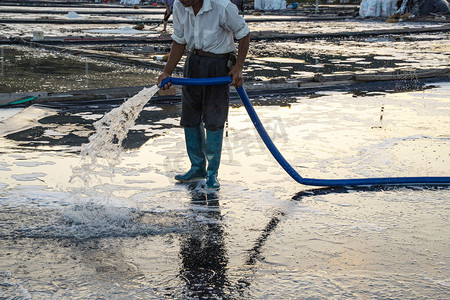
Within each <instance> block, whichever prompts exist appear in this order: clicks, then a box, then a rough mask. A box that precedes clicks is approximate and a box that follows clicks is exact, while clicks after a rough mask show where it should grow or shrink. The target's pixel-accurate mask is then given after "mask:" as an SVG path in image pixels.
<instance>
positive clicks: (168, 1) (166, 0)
mask: <svg viewBox="0 0 450 300" xmlns="http://www.w3.org/2000/svg"><path fill="white" fill-rule="evenodd" d="M174 1H175V0H163V1H162V2H163V4H164V6H165V8H166V11H165V12H164V19H163V26H164V27H163V30H162V33H166V32H167V21H169V18H170V15H171V14H172V11H173V2H174Z"/></svg>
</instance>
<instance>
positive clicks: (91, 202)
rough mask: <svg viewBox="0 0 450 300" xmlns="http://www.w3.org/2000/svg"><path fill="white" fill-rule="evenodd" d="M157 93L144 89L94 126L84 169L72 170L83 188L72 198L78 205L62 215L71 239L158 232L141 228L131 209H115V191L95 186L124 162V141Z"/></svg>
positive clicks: (146, 226) (85, 149)
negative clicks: (112, 234)
mask: <svg viewBox="0 0 450 300" xmlns="http://www.w3.org/2000/svg"><path fill="white" fill-rule="evenodd" d="M158 89H159V88H158V87H157V86H156V85H154V86H153V87H151V88H144V89H143V90H142V91H140V92H139V93H138V94H136V95H135V96H133V97H132V98H130V99H128V100H127V101H125V102H124V103H123V104H122V105H121V106H119V107H117V108H114V109H112V110H111V111H110V112H108V113H107V114H105V116H103V118H101V119H100V120H98V121H96V122H95V123H94V127H95V130H96V131H95V133H94V134H92V135H91V136H90V137H89V143H88V144H84V145H82V147H81V153H80V156H81V165H80V166H76V167H73V168H72V172H73V173H72V176H71V178H70V181H73V180H74V179H79V180H81V182H82V188H80V189H78V190H74V193H72V195H71V198H72V199H73V200H74V202H75V203H76V204H75V205H72V206H69V207H67V208H65V209H64V210H63V212H62V218H63V221H64V222H65V223H66V224H69V227H70V228H72V231H71V234H70V236H72V237H78V238H79V237H83V238H86V237H91V236H92V237H103V236H109V235H110V234H111V233H112V232H114V233H115V234H117V232H118V230H120V232H122V233H121V234H120V235H124V236H126V235H128V234H130V233H132V232H134V234H139V233H141V234H142V233H146V234H148V232H152V231H154V230H155V229H154V228H153V226H152V225H151V224H141V222H140V221H139V220H140V219H141V217H142V215H141V213H140V211H139V209H135V208H131V207H127V206H128V205H126V206H125V207H115V206H112V205H111V203H110V200H112V199H116V198H117V197H116V196H114V195H113V192H114V189H109V188H107V185H105V184H103V183H101V181H100V184H101V186H102V187H103V188H100V189H98V188H96V187H95V185H94V184H93V182H94V179H98V177H105V176H106V177H109V178H112V177H113V175H114V167H115V166H116V165H118V164H119V163H120V162H121V156H122V150H123V148H122V142H123V140H124V139H125V138H126V137H127V134H128V131H129V130H130V128H131V127H132V126H134V124H135V121H136V119H137V117H138V116H139V113H140V112H141V111H142V109H143V108H144V106H145V104H146V103H147V102H148V101H149V100H150V98H151V97H152V96H153V95H154V94H155V93H156V92H157V91H158ZM95 184H97V182H96V181H95ZM92 186H93V187H92ZM105 192H106V195H105ZM116 200H117V199H116ZM122 200H125V201H119V202H122V204H121V205H120V206H122V205H123V202H128V200H129V199H122ZM138 232H139V233H138Z"/></svg>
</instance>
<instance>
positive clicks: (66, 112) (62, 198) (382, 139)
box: [0, 82, 450, 299]
mask: <svg viewBox="0 0 450 300" xmlns="http://www.w3.org/2000/svg"><path fill="white" fill-rule="evenodd" d="M449 91H450V85H449V84H448V83H445V82H443V83H438V84H436V85H435V86H434V87H430V88H429V89H426V90H424V91H417V92H407V93H395V94H379V95H374V96H371V97H357V98H355V97H353V95H352V94H350V93H348V94H347V93H342V92H328V93H326V94H325V95H323V96H322V97H318V98H317V97H313V98H311V97H301V96H298V97H289V98H288V99H284V100H286V101H287V102H289V105H287V106H286V105H285V104H284V105H283V106H276V105H275V106H274V105H272V106H257V107H256V109H257V112H258V113H259V114H260V117H261V119H262V122H263V123H264V125H265V126H266V128H267V130H268V132H269V134H270V136H271V137H272V138H273V139H274V141H275V143H276V144H277V146H278V147H279V149H280V151H281V152H282V153H283V154H284V156H285V157H286V159H288V161H289V162H290V163H291V164H292V165H293V166H294V168H295V169H296V170H298V171H299V172H300V174H302V175H304V176H307V177H312V178H360V177H384V176H448V170H450V160H449V153H450V143H449V141H450V140H449V138H450V136H449V135H448V129H449V128H450V127H449V118H448V117H449V110H448V107H449V105H448V104H449V103H448V97H447V95H448V94H449ZM262 102H263V101H262ZM111 108H112V106H110V107H109V106H105V105H100V106H99V105H63V106H61V107H45V106H36V105H34V106H31V107H28V108H26V109H23V110H22V109H16V110H13V111H10V110H6V109H4V110H2V111H1V114H2V119H3V123H2V138H1V149H0V151H1V153H2V155H1V158H0V159H1V160H0V178H1V180H0V181H1V182H2V184H1V186H0V189H1V190H0V199H1V209H0V215H1V217H0V218H1V219H2V222H1V224H2V225H1V227H0V239H1V240H2V241H1V243H2V247H1V248H0V258H1V259H0V276H1V283H0V284H1V286H0V287H1V291H2V297H6V298H8V297H11V298H13V297H19V298H27V297H29V298H33V299H45V298H51V297H56V298H58V299H74V298H75V299H77V298H78V299H87V298H89V299H94V298H106V299H123V298H125V297H131V298H133V299H173V298H177V299H179V298H187V299H189V298H192V299H198V298H202V297H203V298H205V299H211V298H228V299H242V298H246V299H287V298H292V299H311V298H314V299H329V298H349V299H361V298H363V299H365V298H376V299H386V298H389V299H392V298H403V299H404V298H414V299H420V298H433V299H443V298H448V297H449V296H450V285H449V282H448V278H449V270H448V263H449V255H450V252H449V247H448V245H449V236H450V232H449V230H448V226H447V225H448V217H449V209H450V207H449V204H448V199H449V190H448V188H444V187H428V188H420V187H398V188H365V189H359V190H358V189H356V190H352V189H350V190H336V189H310V188H309V187H307V186H301V185H299V184H297V183H296V182H294V181H293V180H292V179H291V178H290V177H289V176H288V175H287V174H286V173H285V172H284V171H283V170H282V168H281V167H280V166H279V165H278V164H277V163H276V162H275V160H274V159H273V158H272V157H271V156H270V154H269V152H268V151H267V150H266V149H265V147H264V145H263V144H262V142H261V140H260V139H259V137H258V136H257V134H256V131H255V129H254V128H253V125H252V123H251V122H250V121H249V118H248V116H247V114H246V112H245V110H244V108H242V107H235V108H231V109H230V117H229V125H228V137H226V138H225V140H224V151H223V159H222V165H221V169H220V181H221V184H222V188H221V190H220V191H219V192H217V193H206V192H205V190H204V189H203V188H202V183H200V184H199V185H195V184H194V185H182V184H176V183H175V182H174V180H173V176H174V175H175V174H176V173H177V172H181V171H183V170H185V169H186V168H187V167H188V161H187V157H186V155H185V149H184V142H183V133H182V129H181V128H179V126H178V121H179V109H180V108H179V106H178V105H168V104H161V105H152V106H147V107H146V108H145V109H144V110H143V111H142V113H141V114H140V116H139V118H138V120H137V122H136V125H135V126H134V127H133V128H132V129H131V131H130V133H129V134H128V136H127V141H126V143H125V150H124V151H123V153H122V155H121V162H120V163H119V162H117V163H116V164H115V166H113V168H112V169H111V168H110V167H108V165H105V164H104V162H103V164H102V163H101V162H99V165H98V166H97V167H96V168H97V173H96V176H90V175H89V185H88V186H86V185H84V184H83V183H82V181H81V180H80V178H75V179H73V180H72V181H71V177H72V175H73V171H72V168H74V167H77V166H80V165H81V163H82V160H81V157H80V156H79V151H80V145H81V144H82V143H86V142H87V141H88V140H87V137H88V136H89V135H90V134H92V133H93V125H92V123H93V121H94V120H97V119H99V118H101V117H102V116H103V114H104V113H105V112H107V111H109V110H110V109H111ZM6 114H9V117H8V116H6ZM14 114H15V115H14ZM381 115H383V118H380V116H381Z"/></svg>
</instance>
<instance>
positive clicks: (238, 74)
mask: <svg viewBox="0 0 450 300" xmlns="http://www.w3.org/2000/svg"><path fill="white" fill-rule="evenodd" d="M238 42H239V46H238V55H237V58H236V64H235V65H234V67H233V68H232V69H231V70H230V72H229V73H228V75H231V76H232V77H233V80H232V81H231V85H232V86H235V87H241V86H242V83H243V82H244V75H243V74H242V70H243V69H244V62H245V58H246V57H247V53H248V48H249V46H250V33H249V34H247V35H246V36H244V37H243V38H241V39H240V40H239V41H238Z"/></svg>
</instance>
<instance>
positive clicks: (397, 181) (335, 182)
mask: <svg viewBox="0 0 450 300" xmlns="http://www.w3.org/2000/svg"><path fill="white" fill-rule="evenodd" d="M168 82H172V84H177V85H217V84H230V83H231V76H227V77H216V78H175V77H169V78H166V79H164V80H163V81H162V83H161V85H160V86H163V85H165V84H166V83H168ZM236 91H237V92H238V94H239V96H240V97H241V99H242V102H243V103H244V106H245V109H246V110H247V113H248V115H249V116H250V119H251V120H252V122H253V125H254V126H255V128H256V130H257V131H258V133H259V135H260V136H261V138H262V140H263V141H264V143H265V144H266V146H267V148H268V149H269V151H270V153H272V155H273V157H274V158H275V159H276V160H277V161H278V163H279V164H280V165H281V166H282V167H283V169H284V170H285V171H286V172H287V173H288V174H289V175H290V176H291V177H292V178H293V179H294V180H295V181H297V182H298V183H301V184H304V185H311V186H330V187H346V186H369V185H449V184H450V177H385V178H361V179H313V178H303V177H301V176H300V174H298V173H297V171H295V170H294V169H293V168H292V166H291V165H290V164H289V163H288V162H287V161H286V159H285V158H284V157H283V155H281V153H280V151H278V149H277V147H276V146H275V144H274V143H273V142H272V139H271V138H270V137H269V135H268V134H267V132H266V130H265V129H264V126H263V125H262V123H261V120H260V119H259V117H258V115H257V114H256V111H255V109H254V108H253V105H252V104H251V102H250V99H249V98H248V95H247V93H246V92H245V90H244V88H243V87H239V88H236Z"/></svg>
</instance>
